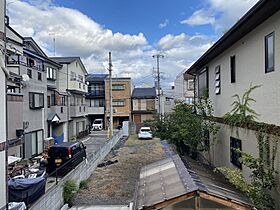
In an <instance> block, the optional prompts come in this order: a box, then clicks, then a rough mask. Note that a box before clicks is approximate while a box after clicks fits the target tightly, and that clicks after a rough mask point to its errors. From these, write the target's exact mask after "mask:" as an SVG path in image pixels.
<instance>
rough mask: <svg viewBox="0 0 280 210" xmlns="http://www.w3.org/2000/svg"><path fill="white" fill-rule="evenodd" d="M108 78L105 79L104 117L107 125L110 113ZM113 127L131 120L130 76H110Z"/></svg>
mask: <svg viewBox="0 0 280 210" xmlns="http://www.w3.org/2000/svg"><path fill="white" fill-rule="evenodd" d="M109 92H110V91H109V78H106V79H105V102H106V114H105V115H106V117H105V127H107V126H108V120H109V113H110V94H109ZM112 97H113V127H114V128H117V127H118V125H120V124H121V123H122V122H123V121H129V120H131V78H112Z"/></svg>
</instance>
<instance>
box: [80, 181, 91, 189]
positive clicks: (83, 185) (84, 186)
mask: <svg viewBox="0 0 280 210" xmlns="http://www.w3.org/2000/svg"><path fill="white" fill-rule="evenodd" d="M88 183H89V181H88V180H82V181H81V182H80V187H79V188H80V189H88Z"/></svg>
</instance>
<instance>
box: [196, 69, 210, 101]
mask: <svg viewBox="0 0 280 210" xmlns="http://www.w3.org/2000/svg"><path fill="white" fill-rule="evenodd" d="M205 91H208V69H207V67H206V68H205V69H203V70H202V71H201V72H200V74H199V75H198V97H201V96H203V95H204V94H205Z"/></svg>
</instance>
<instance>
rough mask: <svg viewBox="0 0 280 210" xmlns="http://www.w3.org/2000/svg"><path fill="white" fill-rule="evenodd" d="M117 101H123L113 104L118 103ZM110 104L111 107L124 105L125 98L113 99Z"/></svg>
mask: <svg viewBox="0 0 280 210" xmlns="http://www.w3.org/2000/svg"><path fill="white" fill-rule="evenodd" d="M119 102H123V104H114V103H119ZM112 106H113V107H125V106H126V100H125V99H113V101H112Z"/></svg>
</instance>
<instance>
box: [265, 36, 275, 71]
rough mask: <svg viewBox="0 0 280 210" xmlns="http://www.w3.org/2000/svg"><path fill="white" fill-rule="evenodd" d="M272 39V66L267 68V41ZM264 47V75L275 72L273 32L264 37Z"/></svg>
mask: <svg viewBox="0 0 280 210" xmlns="http://www.w3.org/2000/svg"><path fill="white" fill-rule="evenodd" d="M271 37H272V40H273V46H272V47H273V66H272V67H268V39H269V38H271ZM264 43H265V44H264V47H265V73H270V72H273V71H274V70H275V35H274V31H273V32H271V33H270V34H268V35H266V36H265V37H264Z"/></svg>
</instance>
